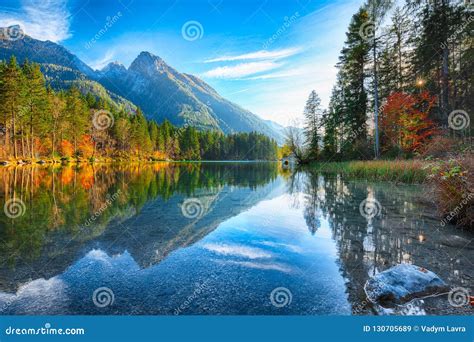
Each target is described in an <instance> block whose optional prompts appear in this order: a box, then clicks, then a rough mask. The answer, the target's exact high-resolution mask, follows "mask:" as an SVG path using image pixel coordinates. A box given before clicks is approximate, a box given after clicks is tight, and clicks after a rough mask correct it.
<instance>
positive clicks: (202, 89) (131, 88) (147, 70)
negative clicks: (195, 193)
mask: <svg viewBox="0 0 474 342" xmlns="http://www.w3.org/2000/svg"><path fill="white" fill-rule="evenodd" d="M6 29H7V28H3V30H6ZM12 55H15V57H16V58H17V60H18V61H19V62H20V63H21V62H23V61H24V60H29V61H32V62H36V63H39V64H41V67H42V71H43V72H44V74H45V76H46V78H47V81H48V82H49V83H50V84H51V85H52V86H53V87H55V88H59V89H60V88H65V87H69V86H71V85H73V84H75V85H76V86H78V87H79V88H80V89H81V91H83V92H91V93H92V94H94V95H96V96H103V97H105V98H106V99H108V100H109V101H111V102H112V103H113V104H114V106H115V107H117V108H123V109H125V110H128V111H130V112H133V111H134V110H135V109H136V106H139V107H140V108H141V109H142V110H143V112H144V113H145V115H146V116H147V117H148V118H150V119H154V120H156V121H158V122H162V121H163V120H165V119H168V120H169V121H170V122H171V123H173V124H174V125H177V126H184V125H191V126H196V127H198V128H200V129H215V130H220V131H222V132H224V133H232V132H251V131H257V132H260V133H263V134H265V135H267V136H269V137H271V138H273V139H275V140H276V141H277V142H278V143H279V144H282V143H283V138H282V134H281V132H278V131H277V130H275V129H274V128H273V127H272V125H269V124H268V123H267V122H265V121H264V120H263V119H261V118H259V117H258V116H257V115H255V114H253V113H252V112H250V111H248V110H245V109H244V108H242V107H240V106H238V105H237V104H235V103H233V102H231V101H229V100H226V99H225V98H223V97H222V96H220V95H219V93H218V92H217V91H216V90H215V89H213V88H212V87H211V86H210V85H209V84H207V83H206V82H204V81H203V80H201V79H199V78H198V77H196V76H194V75H190V74H185V73H180V72H179V71H177V70H176V69H174V68H172V67H171V66H169V65H168V64H167V63H166V62H165V61H164V60H163V59H161V58H160V57H158V56H156V55H153V54H152V53H150V52H146V51H143V52H141V53H140V54H139V55H138V56H137V58H136V59H135V60H134V61H133V62H132V64H131V65H130V67H129V68H128V69H127V68H126V67H125V66H124V65H122V64H120V63H119V62H113V63H110V64H108V65H107V66H106V67H105V68H103V69H102V70H93V69H92V68H91V67H89V66H88V65H87V64H86V63H84V62H83V61H81V60H80V59H79V58H78V57H77V56H75V55H74V54H73V53H71V52H70V51H69V50H67V49H66V48H64V47H62V46H61V45H59V44H56V43H53V42H51V41H40V40H37V39H34V38H31V37H29V36H27V35H24V36H21V37H20V38H18V39H13V40H9V39H5V37H2V39H0V59H4V60H8V59H9V58H10V56H12Z"/></svg>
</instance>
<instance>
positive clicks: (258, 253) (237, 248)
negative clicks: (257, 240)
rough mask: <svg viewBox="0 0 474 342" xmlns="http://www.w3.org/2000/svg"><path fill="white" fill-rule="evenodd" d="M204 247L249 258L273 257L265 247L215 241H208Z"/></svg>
mask: <svg viewBox="0 0 474 342" xmlns="http://www.w3.org/2000/svg"><path fill="white" fill-rule="evenodd" d="M203 248H204V249H207V250H208V251H211V252H215V253H218V254H223V255H232V256H239V257H244V258H248V259H260V258H262V259H269V258H271V257H272V254H271V253H268V252H266V251H264V250H263V249H260V248H255V247H248V246H243V245H225V244H222V245H218V244H215V243H207V244H205V245H203Z"/></svg>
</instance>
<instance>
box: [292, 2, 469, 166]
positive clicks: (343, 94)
mask: <svg viewBox="0 0 474 342" xmlns="http://www.w3.org/2000/svg"><path fill="white" fill-rule="evenodd" d="M473 19H474V18H473V15H472V10H471V11H470V9H469V8H468V7H467V6H466V5H465V4H464V3H463V2H462V1H450V0H431V1H418V0H407V1H405V2H404V3H401V2H394V1H390V0H368V1H367V2H366V3H365V4H364V5H363V6H362V7H361V8H360V9H359V10H358V11H357V13H355V14H354V15H353V16H352V19H351V22H350V24H349V27H348V29H347V33H346V40H345V43H344V46H343V48H342V50H341V52H340V56H339V62H338V64H337V68H338V74H337V81H336V84H335V85H334V87H333V90H332V96H331V98H330V103H329V106H328V108H327V109H324V108H322V106H321V101H320V99H319V96H318V94H317V92H316V91H313V92H312V93H311V94H310V96H309V98H308V101H307V103H306V107H305V112H304V114H305V125H304V134H303V135H301V134H299V133H298V131H297V130H296V129H292V130H290V131H289V132H288V141H287V144H288V149H289V150H291V151H293V152H294V153H295V154H296V157H297V158H298V159H299V160H300V161H301V162H308V161H312V160H333V161H337V160H353V159H372V158H374V157H376V158H377V157H384V158H395V157H413V156H416V155H417V154H420V153H423V152H424V151H425V150H426V149H427V148H430V149H436V148H438V149H448V148H449V147H452V144H449V143H448V144H447V143H446V140H443V139H449V138H451V139H452V138H456V139H455V140H457V141H459V140H464V141H466V140H468V139H467V137H469V138H470V134H471V128H470V125H469V123H470V113H469V112H470V111H472V108H473V107H474V106H473V99H474V96H473V93H472V87H473V84H474V78H473V77H474V67H473V63H474V49H473V47H474V46H473V37H472V35H471V34H470V33H471V32H472V29H473V21H474V20H473ZM440 137H443V139H442V138H440ZM459 138H462V139H459ZM435 139H436V140H435ZM433 141H435V142H436V143H433ZM436 145H437V146H436Z"/></svg>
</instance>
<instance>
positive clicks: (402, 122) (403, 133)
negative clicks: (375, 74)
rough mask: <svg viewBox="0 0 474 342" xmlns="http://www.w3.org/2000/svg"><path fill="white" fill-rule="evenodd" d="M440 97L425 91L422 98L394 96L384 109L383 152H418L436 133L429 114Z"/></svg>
mask: <svg viewBox="0 0 474 342" xmlns="http://www.w3.org/2000/svg"><path fill="white" fill-rule="evenodd" d="M435 102H436V97H435V96H432V95H430V94H429V92H427V91H424V92H422V93H420V94H407V93H403V92H394V93H392V94H391V95H390V96H389V97H388V98H387V102H386V104H385V105H384V106H383V110H382V115H381V118H380V129H381V132H382V135H383V136H382V148H383V150H384V151H387V150H390V149H391V148H393V147H398V148H399V149H400V150H402V151H404V152H417V151H419V149H420V147H422V146H423V145H424V144H425V142H426V141H427V140H428V139H429V138H430V137H431V136H432V135H433V134H434V133H435V131H436V130H435V125H434V123H433V121H432V120H431V119H429V117H428V116H429V113H430V111H431V109H432V108H433V106H434V104H435Z"/></svg>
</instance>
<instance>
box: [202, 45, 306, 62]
mask: <svg viewBox="0 0 474 342" xmlns="http://www.w3.org/2000/svg"><path fill="white" fill-rule="evenodd" d="M301 51H302V49H301V48H299V47H296V48H289V49H282V50H275V51H267V50H260V51H255V52H250V53H246V54H242V55H237V56H222V57H216V58H212V59H208V60H207V61H205V62H206V63H214V62H233V61H242V60H253V59H273V60H275V59H280V58H286V57H290V56H293V55H296V54H298V53H300V52H301Z"/></svg>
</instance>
